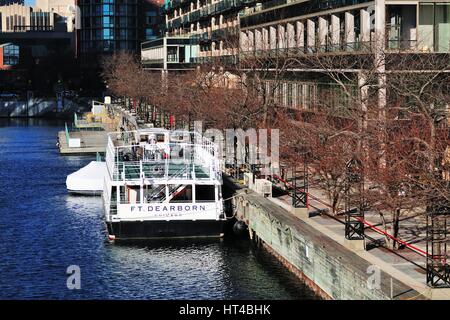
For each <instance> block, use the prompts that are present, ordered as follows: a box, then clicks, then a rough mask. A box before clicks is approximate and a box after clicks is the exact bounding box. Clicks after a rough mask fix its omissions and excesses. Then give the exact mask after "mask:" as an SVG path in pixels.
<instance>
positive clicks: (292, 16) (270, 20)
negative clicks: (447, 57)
mask: <svg viewBox="0 0 450 320" xmlns="http://www.w3.org/2000/svg"><path fill="white" fill-rule="evenodd" d="M239 42H240V46H239V47H240V50H239V55H240V62H241V67H243V68H245V67H246V64H247V67H248V63H251V62H252V61H255V60H264V59H267V60H269V59H293V60H295V59H299V60H301V59H303V60H304V61H308V57H309V56H314V57H317V58H316V60H317V61H319V59H322V61H327V62H328V63H330V62H331V61H333V58H330V57H347V58H346V59H348V61H356V60H355V59H360V57H364V56H365V55H366V56H367V55H373V57H372V58H373V59H374V60H373V61H375V59H383V60H377V62H376V63H377V64H378V65H379V66H380V68H381V69H380V70H377V71H379V73H380V74H385V70H384V69H385V68H388V67H389V66H387V64H388V63H387V62H386V59H388V58H389V57H390V55H391V56H393V55H394V54H396V55H397V56H398V57H400V56H401V57H403V59H404V61H406V60H407V58H405V57H407V55H412V54H416V55H418V54H420V55H421V57H422V58H421V59H422V60H423V61H426V60H427V58H426V55H429V57H430V59H431V58H432V57H434V56H435V55H437V54H448V53H449V52H450V2H440V1H435V2H433V1H403V0H394V1H385V0H375V1H369V0H340V1H319V0H311V1H288V0H282V1H266V2H262V3H260V4H258V5H257V6H254V7H251V8H247V9H245V10H244V11H243V12H242V13H241V15H240V36H239ZM432 55H434V56H432ZM326 57H328V58H326ZM352 59H353V60H352ZM433 59H435V58H433ZM334 61H335V65H334V66H332V65H327V66H326V67H327V68H329V69H332V68H335V69H336V70H338V69H342V68H343V66H342V65H338V64H339V62H341V63H343V62H344V58H336V59H334ZM321 67H322V69H321ZM391 67H392V66H391ZM394 67H400V66H394ZM401 67H405V66H401ZM291 69H292V70H286V72H285V78H286V81H285V82H283V81H281V83H280V81H278V82H277V83H274V81H273V80H272V79H270V77H268V78H267V79H266V81H265V85H266V86H267V91H272V92H275V95H276V98H277V100H278V102H279V103H280V104H281V105H283V106H286V107H291V108H294V109H305V108H306V109H307V108H309V107H311V106H313V105H315V104H317V100H318V97H325V96H326V97H327V99H328V103H329V105H331V106H332V107H345V106H346V103H347V102H348V101H346V95H343V94H342V92H341V91H342V90H341V88H340V87H339V86H337V85H336V83H334V84H333V81H330V79H327V77H324V76H323V75H324V74H326V73H327V70H324V69H323V65H322V66H320V65H319V67H317V66H312V65H311V66H309V67H308V65H307V63H303V64H301V67H300V66H297V68H296V66H295V65H293V66H291ZM345 72H348V74H353V75H354V79H355V89H357V88H358V86H359V85H358V77H361V75H360V74H359V73H360V70H356V69H354V70H352V69H351V68H349V70H346V71H345ZM359 81H364V79H361V78H360V79H359ZM380 81H384V80H383V79H381V80H380ZM271 86H278V88H276V89H274V90H271V89H270V87H271ZM356 94H362V95H367V94H368V93H367V92H357V90H356V91H355V95H356ZM382 95H384V96H386V93H383V94H382ZM382 95H381V94H380V97H381V96H382ZM383 99H385V98H383ZM380 103H382V104H383V103H386V102H385V101H384V102H383V101H381V102H380Z"/></svg>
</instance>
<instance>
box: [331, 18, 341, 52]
mask: <svg viewBox="0 0 450 320" xmlns="http://www.w3.org/2000/svg"><path fill="white" fill-rule="evenodd" d="M340 33H341V21H340V18H339V16H337V15H335V14H332V15H331V44H332V45H333V47H339V44H340V40H341V39H340Z"/></svg>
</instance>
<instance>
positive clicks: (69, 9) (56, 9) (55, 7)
mask: <svg viewBox="0 0 450 320" xmlns="http://www.w3.org/2000/svg"><path fill="white" fill-rule="evenodd" d="M35 7H36V8H39V9H40V10H41V11H43V12H50V13H53V14H54V15H55V25H56V26H55V28H57V29H59V30H61V31H63V30H64V29H65V31H67V32H73V31H74V30H75V27H76V26H75V22H76V20H75V19H76V15H77V14H78V13H77V9H76V7H75V0H36V4H35Z"/></svg>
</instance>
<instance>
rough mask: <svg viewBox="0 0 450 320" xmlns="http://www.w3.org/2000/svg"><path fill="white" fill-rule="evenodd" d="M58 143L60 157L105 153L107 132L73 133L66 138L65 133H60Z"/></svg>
mask: <svg viewBox="0 0 450 320" xmlns="http://www.w3.org/2000/svg"><path fill="white" fill-rule="evenodd" d="M58 143H59V152H60V154H62V155H76V154H96V153H105V151H106V143H107V132H106V131H75V132H71V133H70V136H69V137H68V136H67V134H66V132H65V131H60V132H59V133H58Z"/></svg>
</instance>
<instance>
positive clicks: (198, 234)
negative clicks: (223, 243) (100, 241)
mask: <svg viewBox="0 0 450 320" xmlns="http://www.w3.org/2000/svg"><path fill="white" fill-rule="evenodd" d="M225 221H226V220H195V221H193V220H172V221H165V220H164V221H160V220H156V221H155V220H152V221H114V222H107V223H106V224H107V227H108V233H109V238H110V239H114V240H115V241H127V240H150V239H164V238H218V237H222V236H223V234H224V225H225Z"/></svg>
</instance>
